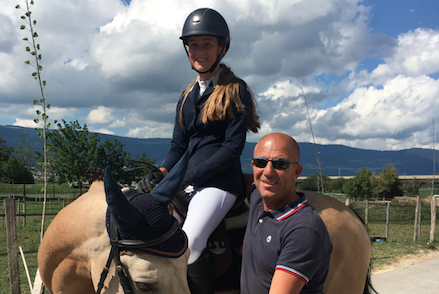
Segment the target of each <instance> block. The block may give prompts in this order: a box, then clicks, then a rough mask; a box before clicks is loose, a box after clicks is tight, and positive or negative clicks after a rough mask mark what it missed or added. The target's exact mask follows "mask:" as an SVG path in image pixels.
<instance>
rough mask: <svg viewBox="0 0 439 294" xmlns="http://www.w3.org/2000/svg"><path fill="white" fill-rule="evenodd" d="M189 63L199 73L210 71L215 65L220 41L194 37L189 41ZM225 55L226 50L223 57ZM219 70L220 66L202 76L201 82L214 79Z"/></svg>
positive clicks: (211, 37) (214, 38)
mask: <svg viewBox="0 0 439 294" xmlns="http://www.w3.org/2000/svg"><path fill="white" fill-rule="evenodd" d="M188 49H189V50H188V52H189V61H190V63H191V64H192V66H193V67H194V68H195V69H196V70H197V71H199V72H205V71H208V70H209V69H210V68H211V67H212V65H213V64H214V63H215V61H216V58H217V57H218V54H219V53H220V50H221V48H220V46H219V44H218V39H217V38H216V37H213V36H194V37H190V38H189V39H188ZM224 54H225V50H224V52H223V55H224ZM218 70H219V65H217V67H216V68H215V70H214V71H213V72H207V73H205V74H200V80H202V81H205V80H209V79H210V78H212V77H213V76H214V75H215V74H216V73H217V72H218Z"/></svg>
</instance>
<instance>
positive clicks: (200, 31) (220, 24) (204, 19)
mask: <svg viewBox="0 0 439 294" xmlns="http://www.w3.org/2000/svg"><path fill="white" fill-rule="evenodd" d="M192 36H215V37H217V38H220V39H222V40H223V42H224V45H223V48H222V49H221V51H220V53H219V54H218V56H217V58H216V61H215V63H214V64H213V65H212V67H211V68H210V69H209V70H208V71H205V72H199V71H197V72H198V73H201V74H203V73H207V72H213V71H214V70H215V68H216V66H217V65H218V63H219V62H220V61H221V59H222V57H223V55H222V54H221V52H222V51H223V50H224V48H225V49H226V50H229V47H230V33H229V27H228V26H227V23H226V21H225V20H224V18H223V17H222V16H221V14H219V13H218V12H217V11H215V10H213V9H210V8H200V9H197V10H195V11H194V12H192V13H191V14H189V16H188V17H187V18H186V21H185V22H184V26H183V32H182V34H181V37H180V39H181V40H183V46H184V49H185V50H186V54H188V55H189V52H188V49H187V48H186V45H188V39H189V37H192ZM192 69H194V68H193V67H192ZM194 70H195V69H194Z"/></svg>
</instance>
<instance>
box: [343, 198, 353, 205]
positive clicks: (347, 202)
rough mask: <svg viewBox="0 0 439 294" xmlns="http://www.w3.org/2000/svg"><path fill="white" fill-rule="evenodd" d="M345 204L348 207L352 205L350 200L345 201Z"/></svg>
mask: <svg viewBox="0 0 439 294" xmlns="http://www.w3.org/2000/svg"><path fill="white" fill-rule="evenodd" d="M344 204H345V205H346V206H349V205H350V204H351V203H350V198H346V199H345V201H344Z"/></svg>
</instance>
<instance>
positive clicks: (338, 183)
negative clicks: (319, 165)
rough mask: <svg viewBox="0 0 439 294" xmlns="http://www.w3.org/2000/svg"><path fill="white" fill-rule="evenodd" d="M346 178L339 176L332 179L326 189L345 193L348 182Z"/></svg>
mask: <svg viewBox="0 0 439 294" xmlns="http://www.w3.org/2000/svg"><path fill="white" fill-rule="evenodd" d="M346 181H347V180H346V179H345V178H338V179H335V180H332V181H330V182H329V183H328V186H327V187H326V188H325V191H326V190H328V192H333V193H343V186H344V184H345V183H346Z"/></svg>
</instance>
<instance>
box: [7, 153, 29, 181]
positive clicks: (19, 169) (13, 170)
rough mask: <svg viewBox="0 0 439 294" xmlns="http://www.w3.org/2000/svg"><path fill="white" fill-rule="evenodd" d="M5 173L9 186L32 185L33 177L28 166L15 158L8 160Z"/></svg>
mask: <svg viewBox="0 0 439 294" xmlns="http://www.w3.org/2000/svg"><path fill="white" fill-rule="evenodd" d="M5 173H6V177H7V178H8V182H9V183H10V184H23V185H24V184H34V177H33V175H32V172H31V170H30V168H29V166H27V165H26V162H24V161H23V160H21V159H19V158H17V157H15V156H12V157H10V158H9V160H8V165H7V168H6V170H5Z"/></svg>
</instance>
